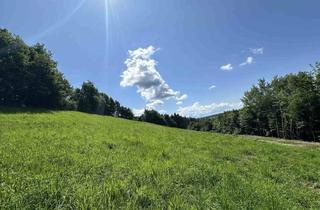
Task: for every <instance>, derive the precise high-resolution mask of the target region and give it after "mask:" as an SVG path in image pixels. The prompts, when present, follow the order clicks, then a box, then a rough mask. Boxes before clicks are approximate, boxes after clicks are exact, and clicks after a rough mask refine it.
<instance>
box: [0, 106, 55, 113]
mask: <svg viewBox="0 0 320 210" xmlns="http://www.w3.org/2000/svg"><path fill="white" fill-rule="evenodd" d="M1 113H2V114H19V113H28V114H39V113H47V114H50V113H53V110H49V109H43V108H26V107H5V106H0V114H1Z"/></svg>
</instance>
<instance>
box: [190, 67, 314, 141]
mask: <svg viewBox="0 0 320 210" xmlns="http://www.w3.org/2000/svg"><path fill="white" fill-rule="evenodd" d="M242 103H243V108H242V109H240V110H233V111H228V112H224V113H222V114H218V115H215V116H213V117H211V118H209V119H208V118H206V119H199V120H197V121H195V122H192V123H190V125H189V128H190V129H194V130H202V131H215V132H221V133H228V134H249V135H259V136H269V137H278V138H286V139H302V140H307V141H320V63H316V64H315V65H314V66H312V70H311V71H303V72H298V73H296V74H288V75H285V76H283V77H275V78H273V80H272V81H271V82H267V81H266V80H264V79H261V80H259V82H258V84H257V85H255V86H253V87H252V88H251V89H250V90H249V91H247V92H246V93H245V94H244V96H243V98H242Z"/></svg>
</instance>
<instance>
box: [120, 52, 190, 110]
mask: <svg viewBox="0 0 320 210" xmlns="http://www.w3.org/2000/svg"><path fill="white" fill-rule="evenodd" d="M156 51H157V49H156V48H154V47H153V46H149V47H147V48H138V49H136V50H132V51H131V50H129V56H128V58H127V59H126V61H125V65H126V69H125V70H124V71H123V73H122V75H121V82H120V85H121V86H122V87H132V86H135V87H136V88H137V92H138V93H139V94H140V95H141V96H142V97H143V98H144V99H145V100H146V101H147V103H148V104H147V106H146V107H147V108H154V107H156V106H157V105H161V104H163V101H164V100H168V99H171V98H173V99H175V100H177V101H182V100H185V99H186V98H187V95H185V94H184V95H181V94H180V92H179V91H174V90H173V89H171V88H170V86H169V85H168V84H167V83H166V82H165V80H164V79H163V78H162V77H161V75H160V73H159V72H158V70H157V62H156V60H154V59H152V58H151V56H152V55H153V54H154V53H155V52H156Z"/></svg>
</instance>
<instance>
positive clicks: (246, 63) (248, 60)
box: [240, 57, 253, 66]
mask: <svg viewBox="0 0 320 210" xmlns="http://www.w3.org/2000/svg"><path fill="white" fill-rule="evenodd" d="M252 63H253V57H247V59H246V61H245V62H243V63H241V64H240V66H246V65H250V64H252Z"/></svg>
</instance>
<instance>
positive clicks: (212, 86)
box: [209, 85, 217, 90]
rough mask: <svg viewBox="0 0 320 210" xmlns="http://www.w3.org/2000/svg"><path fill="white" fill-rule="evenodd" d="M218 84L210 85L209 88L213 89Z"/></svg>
mask: <svg viewBox="0 0 320 210" xmlns="http://www.w3.org/2000/svg"><path fill="white" fill-rule="evenodd" d="M216 87H217V86H215V85H211V86H210V87H209V90H212V89H214V88H216Z"/></svg>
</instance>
